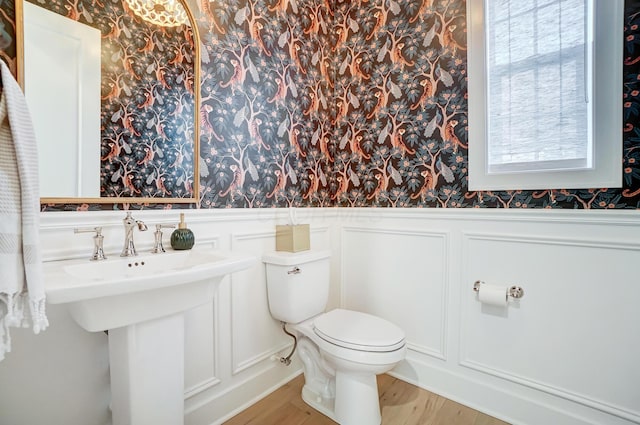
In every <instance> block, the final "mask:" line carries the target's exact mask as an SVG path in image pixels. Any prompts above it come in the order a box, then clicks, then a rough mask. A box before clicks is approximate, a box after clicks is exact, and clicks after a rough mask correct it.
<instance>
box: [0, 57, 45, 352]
mask: <svg viewBox="0 0 640 425" xmlns="http://www.w3.org/2000/svg"><path fill="white" fill-rule="evenodd" d="M0 67H1V69H0V74H1V77H2V95H1V97H0V360H2V359H4V355H5V353H6V352H9V351H11V335H10V333H9V328H10V327H12V326H13V327H17V326H20V327H28V326H29V325H31V326H33V331H34V332H35V333H36V334H37V333H39V332H40V331H42V330H44V329H46V328H47V326H48V325H49V322H48V321H47V316H46V313H45V292H44V281H43V276H42V259H41V253H40V236H39V231H40V195H39V189H38V153H37V148H36V139H35V136H34V133H33V127H32V124H31V117H30V115H29V111H28V109H27V105H26V102H25V99H24V95H23V94H22V90H21V89H20V86H19V85H18V83H17V82H16V81H15V79H14V78H13V75H12V74H11V71H10V70H9V67H8V66H7V65H6V64H5V63H4V61H2V60H0ZM27 305H28V306H29V307H28V308H26V306H27Z"/></svg>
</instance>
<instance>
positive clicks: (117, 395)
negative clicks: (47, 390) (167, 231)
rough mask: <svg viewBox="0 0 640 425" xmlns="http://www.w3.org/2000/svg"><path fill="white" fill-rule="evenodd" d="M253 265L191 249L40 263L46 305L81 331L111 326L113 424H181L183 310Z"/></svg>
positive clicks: (202, 301) (245, 260) (250, 259)
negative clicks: (64, 313)
mask: <svg viewBox="0 0 640 425" xmlns="http://www.w3.org/2000/svg"><path fill="white" fill-rule="evenodd" d="M255 262H256V259H255V258H253V257H250V256H244V257H242V256H233V255H223V254H221V253H220V252H217V251H214V250H211V249H202V248H196V249H192V250H188V251H167V252H166V253H163V254H147V255H141V256H137V257H124V258H121V257H115V258H110V259H108V260H103V261H88V260H65V261H55V262H48V263H45V264H44V266H43V268H44V277H45V292H46V294H47V302H48V303H50V304H64V305H66V306H67V307H68V309H69V312H70V313H71V316H72V317H73V318H74V320H75V321H76V322H77V323H78V324H79V325H80V326H81V327H83V328H84V329H86V330H87V331H90V332H97V331H102V330H109V363H110V368H109V369H110V375H111V410H112V420H113V425H146V424H154V425H183V424H184V327H185V323H184V312H185V311H186V310H189V309H191V308H194V307H197V306H199V305H202V304H206V303H210V302H211V300H212V299H213V297H214V293H215V290H216V287H217V285H218V284H219V283H220V281H221V280H222V279H223V278H224V277H225V276H226V275H227V274H229V273H233V272H237V271H240V270H243V269H246V268H249V267H250V266H251V265H252V264H253V263H255Z"/></svg>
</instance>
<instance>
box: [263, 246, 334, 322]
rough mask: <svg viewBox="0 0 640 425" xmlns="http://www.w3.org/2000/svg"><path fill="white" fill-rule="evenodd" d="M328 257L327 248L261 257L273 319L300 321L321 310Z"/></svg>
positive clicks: (324, 303) (326, 286)
mask: <svg viewBox="0 0 640 425" xmlns="http://www.w3.org/2000/svg"><path fill="white" fill-rule="evenodd" d="M330 257H331V252H330V251H328V250H327V251H304V252H296V253H291V252H273V253H270V254H265V255H264V256H263V257H262V262H263V263H265V265H266V272H267V297H268V299H269V310H270V311H271V316H272V317H273V318H274V319H277V320H279V321H281V322H286V323H300V322H302V321H304V320H306V319H309V318H311V317H313V316H316V315H318V314H320V313H323V312H324V309H325V307H326V306H327V300H328V299H329V269H330V267H329V259H330Z"/></svg>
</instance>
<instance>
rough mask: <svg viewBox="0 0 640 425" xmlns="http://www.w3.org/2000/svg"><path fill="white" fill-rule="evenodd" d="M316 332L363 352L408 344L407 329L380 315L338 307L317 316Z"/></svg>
mask: <svg viewBox="0 0 640 425" xmlns="http://www.w3.org/2000/svg"><path fill="white" fill-rule="evenodd" d="M313 328H314V331H315V333H316V334H317V335H318V336H319V337H320V338H322V339H324V340H325V341H327V342H330V343H332V344H335V345H339V346H341V347H345V348H350V349H353V350H360V351H379V352H382V351H395V350H397V349H399V348H401V347H402V346H403V345H404V332H403V331H402V329H400V328H399V327H397V326H396V325H394V324H393V323H391V322H388V321H386V320H384V319H382V318H380V317H377V316H372V315H370V314H366V313H360V312H357V311H351V310H342V309H336V310H332V311H330V312H328V313H325V314H323V315H321V316H320V317H318V318H316V319H315V320H314V322H313Z"/></svg>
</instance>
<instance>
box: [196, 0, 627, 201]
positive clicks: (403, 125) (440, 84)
mask: <svg viewBox="0 0 640 425" xmlns="http://www.w3.org/2000/svg"><path fill="white" fill-rule="evenodd" d="M189 4H190V6H191V8H192V10H193V12H194V14H195V16H196V19H197V21H198V26H199V29H200V33H201V38H202V40H201V43H202V45H201V46H202V58H201V59H202V60H201V71H202V75H201V82H202V87H201V94H202V102H201V105H200V111H199V114H200V121H201V122H200V129H201V137H200V146H201V149H200V156H201V158H200V174H201V175H200V182H201V188H200V189H201V192H200V194H199V200H200V202H199V207H201V208H228V207H233V208H264V207H286V206H302V207H316V206H317V207H320V206H344V207H348V206H359V207H418V208H420V207H432V208H433V207H446V208H472V207H485V208H486V207H489V208H570V209H573V208H584V209H588V208H597V209H602V208H622V209H637V208H640V168H639V166H638V161H640V130H639V128H638V125H640V117H639V114H640V101H639V100H638V99H639V98H638V94H639V93H640V88H639V87H638V84H640V83H639V80H638V78H639V77H638V76H639V75H640V72H639V71H640V69H639V67H640V51H639V49H640V45H639V44H638V40H637V38H638V37H640V31H639V30H638V24H639V22H640V17H639V13H640V2H637V1H631V0H628V1H627V2H626V13H625V40H624V41H623V40H621V42H624V46H625V53H624V55H625V66H624V93H625V94H624V96H625V98H624V100H623V107H624V123H623V124H622V125H623V126H624V158H622V160H623V164H624V165H623V170H624V171H623V172H624V187H623V188H622V189H605V188H594V189H590V190H552V191H551V190H547V191H500V192H469V191H468V190H467V182H466V179H467V145H468V142H467V140H468V137H467V86H466V70H467V67H466V15H465V2H464V0H355V1H347V0H343V1H340V0H217V1H215V2H214V1H207V0H203V1H199V2H195V0H194V1H191V0H190V1H189Z"/></svg>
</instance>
